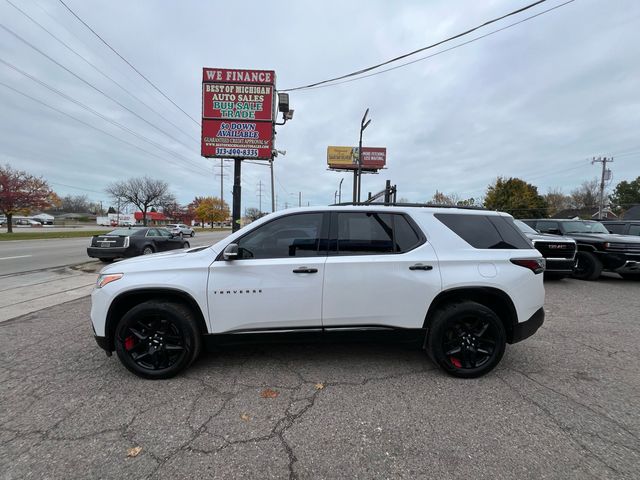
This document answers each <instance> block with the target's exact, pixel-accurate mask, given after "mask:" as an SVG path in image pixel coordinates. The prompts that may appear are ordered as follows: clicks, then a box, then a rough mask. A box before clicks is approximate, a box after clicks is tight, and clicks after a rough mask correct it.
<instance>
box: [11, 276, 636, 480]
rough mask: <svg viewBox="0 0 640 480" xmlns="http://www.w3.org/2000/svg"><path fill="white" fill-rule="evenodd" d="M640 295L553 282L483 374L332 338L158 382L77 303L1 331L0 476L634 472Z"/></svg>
mask: <svg viewBox="0 0 640 480" xmlns="http://www.w3.org/2000/svg"><path fill="white" fill-rule="evenodd" d="M639 303H640V283H639V282H635V283H634V282H626V281H622V280H619V279H618V278H614V277H613V276H611V277H607V278H603V279H601V280H600V281H597V282H580V281H576V280H563V281H552V282H547V303H546V310H547V320H546V323H545V325H544V326H543V328H542V329H541V330H540V331H539V332H538V333H537V334H536V335H535V336H534V337H532V338H530V339H529V340H527V341H525V342H524V343H521V344H517V345H514V346H511V347H510V348H508V350H507V353H506V355H505V357H504V359H503V361H502V363H501V364H500V366H499V367H498V368H497V369H496V370H495V371H494V372H492V373H491V374H489V375H488V376H486V377H484V378H481V379H477V380H458V379H453V378H449V377H447V376H445V375H444V374H442V373H441V372H440V371H438V370H436V369H435V368H434V365H433V364H432V363H431V362H430V361H429V360H428V359H427V357H426V356H425V355H424V354H423V353H422V352H420V351H418V350H414V349H411V348H408V347H403V346H398V345H372V344H368V345H362V344H360V345H358V344H339V345H288V346H260V347H244V348H236V349H231V350H229V351H225V352H223V353H216V354H205V355H203V356H202V357H201V358H200V360H199V361H198V362H197V363H196V364H195V365H194V366H192V367H191V368H190V369H189V370H188V372H187V373H186V374H185V375H182V376H180V377H177V378H175V379H172V380H166V381H156V382H151V381H144V380H141V379H139V378H137V377H134V376H133V375H131V374H130V373H128V371H126V370H125V369H124V367H122V366H121V365H120V363H119V362H118V361H117V359H116V358H115V357H112V358H107V357H106V356H105V355H104V353H103V352H102V351H101V350H100V349H99V348H98V347H97V346H96V345H95V343H94V340H93V337H92V332H91V327H90V325H89V321H88V317H89V308H90V304H89V299H88V298H82V299H80V300H75V301H72V302H69V303H66V304H63V305H58V306H55V307H51V308H48V309H45V310H41V311H39V312H35V313H32V314H29V315H26V316H23V317H20V318H17V319H14V320H10V321H8V322H5V323H3V324H0V362H1V364H2V368H1V369H0V444H1V448H0V478H2V479H13V478H37V479H41V478H64V479H70V478H79V479H80V478H82V479H86V478H132V479H133V478H135V479H141V478H159V479H164V478H166V479H176V478H260V479H267V478H300V479H306V478H314V479H316V478H394V479H395V478H407V479H409V478H411V479H414V478H438V479H447V478H499V479H502V478H504V479H514V478H518V479H522V478H536V479H538V478H558V479H566V478H579V479H587V478H594V479H602V478H638V472H640V374H639V373H638V372H639V371H640V356H639V355H638V344H640V321H639V315H638V306H639ZM136 447H138V449H136ZM131 449H136V450H131ZM136 452H137V455H135V453H136ZM128 455H130V456H128ZM134 455H135V456H134Z"/></svg>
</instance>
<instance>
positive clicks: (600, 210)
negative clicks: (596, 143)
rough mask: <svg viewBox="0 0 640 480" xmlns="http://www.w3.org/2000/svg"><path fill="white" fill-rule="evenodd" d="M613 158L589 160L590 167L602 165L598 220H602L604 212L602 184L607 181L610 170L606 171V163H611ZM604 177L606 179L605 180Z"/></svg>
mask: <svg viewBox="0 0 640 480" xmlns="http://www.w3.org/2000/svg"><path fill="white" fill-rule="evenodd" d="M612 162H613V158H607V157H598V158H596V157H593V158H592V159H591V165H593V164H594V163H601V164H602V176H601V177H600V205H599V207H598V220H602V211H603V210H604V182H605V181H606V180H608V179H609V177H608V176H610V175H611V170H607V163H612ZM605 177H606V178H605Z"/></svg>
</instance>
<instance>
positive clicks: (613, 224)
mask: <svg viewBox="0 0 640 480" xmlns="http://www.w3.org/2000/svg"><path fill="white" fill-rule="evenodd" d="M600 223H602V224H603V225H604V228H606V229H607V230H608V231H609V233H617V234H618V235H635V236H640V220H602V221H600Z"/></svg>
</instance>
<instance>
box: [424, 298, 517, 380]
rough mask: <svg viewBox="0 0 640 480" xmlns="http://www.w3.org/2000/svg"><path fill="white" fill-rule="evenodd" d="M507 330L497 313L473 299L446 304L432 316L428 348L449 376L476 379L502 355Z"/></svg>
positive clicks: (493, 365) (496, 362) (489, 369)
mask: <svg viewBox="0 0 640 480" xmlns="http://www.w3.org/2000/svg"><path fill="white" fill-rule="evenodd" d="M505 346H506V332H505V329H504V325H503V324H502V321H501V320H500V318H498V316H497V315H496V314H495V313H494V312H493V311H492V310H491V309H489V308H487V307H485V306H484V305H481V304H479V303H476V302H472V301H464V302H459V303H454V304H450V305H447V306H446V307H444V308H442V309H441V310H439V311H438V312H436V314H435V315H434V317H433V320H432V321H431V325H430V327H429V335H428V338H427V349H428V352H429V355H430V356H431V358H432V360H433V361H434V362H435V363H437V364H438V365H439V366H440V367H441V368H442V369H443V370H445V371H446V372H447V373H449V374H450V375H453V376H456V377H462V378H475V377H479V376H482V375H484V374H486V373H488V372H489V371H491V370H492V369H493V368H494V367H495V366H496V365H497V364H498V363H499V362H500V360H501V358H502V356H503V355H504V351H505Z"/></svg>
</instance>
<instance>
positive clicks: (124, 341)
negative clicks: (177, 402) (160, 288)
mask: <svg viewBox="0 0 640 480" xmlns="http://www.w3.org/2000/svg"><path fill="white" fill-rule="evenodd" d="M114 343H115V349H116V353H117V354H118V358H119V359H120V361H121V362H122V364H123V365H124V366H125V367H126V368H127V369H128V370H130V371H131V372H133V373H135V374H136V375H138V376H140V377H143V378H149V379H161V378H170V377H173V376H175V375H176V374H177V373H179V372H180V371H181V370H183V369H185V368H187V367H188V366H189V365H191V363H192V362H193V361H194V360H195V359H196V358H197V357H198V355H199V353H200V348H201V343H202V340H201V337H200V332H199V331H198V327H197V324H196V319H195V316H194V314H193V312H192V311H191V310H190V309H189V308H188V307H186V306H184V305H181V304H178V303H169V302H161V301H156V300H150V301H147V302H144V303H141V304H139V305H136V306H135V307H133V308H132V309H131V310H129V311H128V312H127V313H126V314H125V315H124V316H123V317H122V320H120V323H118V326H117V327H116V334H115V341H114Z"/></svg>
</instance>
